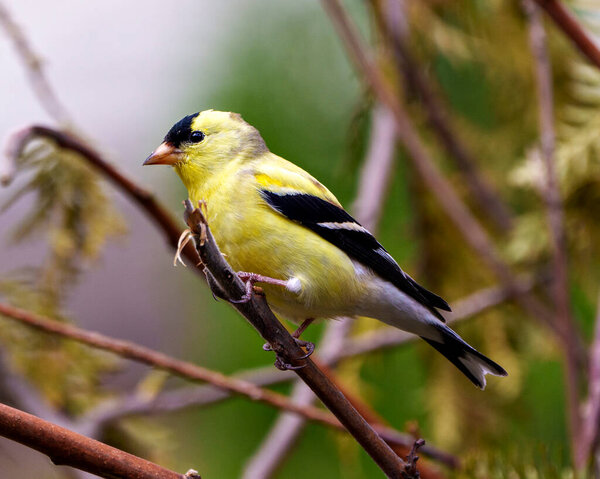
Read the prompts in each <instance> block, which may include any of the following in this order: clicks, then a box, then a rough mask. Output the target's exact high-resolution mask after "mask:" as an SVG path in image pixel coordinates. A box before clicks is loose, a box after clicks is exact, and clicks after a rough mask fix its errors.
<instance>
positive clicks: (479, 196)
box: [371, 2, 512, 232]
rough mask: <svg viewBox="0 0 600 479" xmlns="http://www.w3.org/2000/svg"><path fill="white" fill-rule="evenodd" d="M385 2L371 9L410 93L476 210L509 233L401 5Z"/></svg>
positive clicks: (505, 214)
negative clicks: (417, 49) (413, 42)
mask: <svg viewBox="0 0 600 479" xmlns="http://www.w3.org/2000/svg"><path fill="white" fill-rule="evenodd" d="M386 3H387V9H386V10H385V13H384V12H383V11H382V9H381V8H378V6H381V4H378V3H377V2H372V3H371V7H372V9H373V11H374V13H375V16H376V19H377V20H378V24H379V25H380V26H381V30H382V31H383V32H384V35H385V36H386V37H387V39H388V42H389V43H390V45H391V50H392V53H393V55H394V59H395V61H396V66H397V68H398V71H399V72H400V73H401V74H402V75H403V76H404V78H405V81H406V84H407V85H408V87H409V89H410V91H411V92H414V93H416V95H417V96H418V98H419V99H420V100H421V103H422V105H423V108H424V110H425V113H426V117H427V122H428V123H429V125H430V126H431V129H432V130H433V132H434V133H435V134H436V135H437V137H438V140H439V142H440V143H441V144H442V146H443V147H444V148H445V149H446V151H447V152H448V154H449V158H450V159H451V160H454V162H455V164H456V166H457V171H458V172H459V173H460V174H461V175H463V176H464V177H465V184H466V186H467V188H468V189H469V190H470V192H471V195H472V197H473V198H474V199H475V202H476V205H477V207H478V208H480V209H481V210H482V211H483V212H484V213H485V214H486V216H487V217H488V218H490V219H491V220H492V222H493V223H494V224H495V226H496V227H497V228H498V230H500V231H504V232H506V231H507V230H509V229H510V228H511V227H512V214H511V212H510V211H509V209H508V208H507V207H506V205H505V204H504V202H503V201H502V199H501V198H500V196H499V195H498V193H497V192H496V191H494V189H493V188H492V187H491V186H490V185H489V183H488V182H487V181H486V180H485V178H484V177H483V176H482V174H481V173H480V171H479V168H478V166H477V161H476V159H475V157H474V156H473V155H472V154H471V152H470V151H469V150H468V149H467V147H466V146H465V145H464V144H463V143H462V142H461V141H460V139H459V137H458V135H457V133H456V131H454V130H453V129H452V126H451V124H450V122H449V121H448V118H449V116H450V115H449V113H448V111H447V109H446V107H445V105H444V104H443V103H442V101H441V99H440V98H439V97H438V96H437V95H436V92H435V90H434V88H433V85H432V84H431V82H430V81H429V80H428V78H427V76H426V75H425V74H424V73H423V68H422V66H421V65H419V63H418V61H417V60H416V58H415V57H413V55H412V54H411V52H410V51H409V49H408V45H407V34H406V33H405V30H406V28H405V27H404V18H403V11H402V4H401V2H386Z"/></svg>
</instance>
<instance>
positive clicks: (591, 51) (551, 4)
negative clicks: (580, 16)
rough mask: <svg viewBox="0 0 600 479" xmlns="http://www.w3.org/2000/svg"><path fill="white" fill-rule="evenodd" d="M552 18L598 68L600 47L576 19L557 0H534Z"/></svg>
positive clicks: (599, 64)
mask: <svg viewBox="0 0 600 479" xmlns="http://www.w3.org/2000/svg"><path fill="white" fill-rule="evenodd" d="M535 2H536V3H537V4H538V5H539V6H540V7H541V8H543V9H544V10H546V13H547V14H548V15H549V16H550V18H552V20H554V23H556V25H557V26H558V27H559V28H560V29H561V30H562V31H563V33H564V34H565V35H566V36H567V37H568V38H569V40H571V42H573V44H574V45H575V47H577V49H578V50H579V51H580V52H581V53H582V54H583V55H584V56H586V57H587V59H588V60H589V61H591V62H592V63H593V64H594V65H596V67H598V68H600V49H599V48H598V45H596V43H595V42H594V40H593V39H592V38H591V37H590V35H589V34H588V33H587V32H586V31H585V29H584V28H583V27H582V26H581V25H580V24H579V22H578V21H577V19H576V18H575V17H574V16H573V14H572V13H571V12H569V10H568V9H567V7H565V6H564V5H563V4H562V2H560V1H559V0H535Z"/></svg>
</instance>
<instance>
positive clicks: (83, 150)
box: [6, 125, 202, 271]
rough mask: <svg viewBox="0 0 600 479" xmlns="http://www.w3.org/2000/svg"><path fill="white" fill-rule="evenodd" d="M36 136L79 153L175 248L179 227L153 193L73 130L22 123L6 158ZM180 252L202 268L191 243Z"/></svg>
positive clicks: (12, 157)
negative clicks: (142, 213) (135, 205)
mask: <svg viewBox="0 0 600 479" xmlns="http://www.w3.org/2000/svg"><path fill="white" fill-rule="evenodd" d="M37 138H46V139H49V140H51V141H53V142H54V143H56V145H57V146H58V147H60V148H64V149H67V150H70V151H73V152H75V153H77V154H79V155H81V157H82V158H83V159H84V160H85V161H86V162H87V163H88V164H89V165H91V166H92V167H93V168H94V169H96V170H97V171H98V172H100V173H101V174H102V175H103V176H104V177H106V178H108V179H109V180H110V181H111V182H112V183H113V184H114V185H115V186H116V187H117V188H118V189H120V190H121V191H122V192H123V193H125V194H126V195H127V196H128V197H129V198H130V199H131V200H133V202H134V203H136V204H137V205H138V207H140V208H141V209H142V210H143V211H144V212H145V213H146V215H147V216H148V217H149V218H150V219H151V220H152V221H153V222H154V224H155V225H156V226H157V227H158V228H159V229H160V230H161V231H162V232H163V233H164V235H165V237H166V239H167V242H168V243H169V245H171V247H173V248H174V249H176V248H177V242H178V240H179V236H180V235H181V229H180V228H179V227H178V226H177V223H176V222H175V221H174V220H173V217H172V216H171V214H169V212H168V211H167V210H166V209H165V208H164V207H163V206H162V205H161V204H160V203H159V202H158V201H156V199H155V198H154V196H153V195H152V193H150V192H149V191H147V190H145V189H144V188H142V187H140V186H139V185H137V184H136V183H134V182H133V181H132V180H131V179H129V178H127V177H126V176H125V175H124V174H122V173H121V172H120V171H119V170H118V169H117V168H116V167H115V166H114V165H111V164H110V163H108V162H107V161H106V160H104V158H102V156H101V155H100V153H98V152H97V151H96V150H94V149H93V148H92V147H90V146H89V145H88V144H86V142H84V141H83V140H81V139H79V138H77V137H75V136H74V135H73V134H71V133H67V132H64V131H61V130H58V129H55V128H50V127H47V126H41V125H32V126H28V127H25V128H23V129H21V130H19V131H17V132H16V133H14V134H13V135H12V136H11V137H9V138H8V141H7V145H6V155H7V157H8V158H9V160H10V161H12V162H15V161H16V160H17V159H18V158H19V157H20V156H21V154H22V153H23V151H24V149H25V148H26V146H27V144H28V143H29V142H30V141H31V140H34V139H37ZM182 254H183V256H185V257H186V258H187V260H188V262H189V263H190V264H191V265H193V266H196V269H198V270H199V271H201V270H202V269H201V267H200V258H199V257H198V254H197V253H196V250H195V249H194V247H193V246H192V245H187V246H186V247H185V248H184V249H183V253H182Z"/></svg>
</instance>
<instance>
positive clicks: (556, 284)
mask: <svg viewBox="0 0 600 479" xmlns="http://www.w3.org/2000/svg"><path fill="white" fill-rule="evenodd" d="M523 8H524V10H525V12H526V14H527V18H528V24H529V42H530V47H531V52H532V55H533V58H534V61H535V76H536V83H537V94H538V104H539V125H540V126H539V128H540V143H541V156H542V162H543V165H544V169H545V177H546V178H545V179H546V181H545V184H544V187H543V188H542V191H541V194H542V197H543V199H544V202H545V205H546V214H547V217H548V229H549V231H550V237H551V238H552V247H553V255H552V268H553V288H552V289H553V297H554V302H555V308H556V313H555V315H554V318H555V322H556V328H557V329H558V330H559V331H560V332H561V335H562V337H563V343H564V344H563V345H564V348H563V351H564V355H565V367H564V379H565V389H566V396H567V417H568V423H569V429H570V433H571V453H572V454H573V455H574V457H575V455H576V451H578V449H579V447H578V444H577V442H578V439H579V427H580V424H579V421H580V419H579V394H578V391H579V386H580V368H579V366H578V360H577V354H578V353H577V350H576V348H577V337H579V331H578V329H577V327H576V325H575V322H574V321H573V317H572V315H571V310H570V301H569V277H568V264H567V254H568V253H567V240H566V231H565V223H564V213H563V204H562V198H561V194H560V190H559V186H558V179H557V176H556V167H555V150H556V135H555V132H554V112H553V109H554V99H553V92H552V67H551V64H550V57H549V54H548V49H547V45H546V32H545V30H544V25H543V24H542V18H541V14H540V10H539V8H538V6H537V5H536V4H535V3H534V2H533V0H523ZM576 465H577V466H578V467H579V468H581V466H582V464H576Z"/></svg>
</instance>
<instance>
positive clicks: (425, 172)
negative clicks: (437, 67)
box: [322, 0, 587, 365]
mask: <svg viewBox="0 0 600 479" xmlns="http://www.w3.org/2000/svg"><path fill="white" fill-rule="evenodd" d="M322 2H323V5H324V7H325V9H326V11H327V12H328V14H329V16H330V17H331V19H332V21H333V23H334V26H335V27H336V29H337V30H338V34H339V36H340V37H341V38H342V40H343V43H344V45H345V46H346V48H347V50H348V53H349V55H350V57H351V58H352V60H353V61H354V62H355V63H356V66H357V69H358V71H359V73H360V74H361V75H362V76H363V78H364V80H365V82H366V83H367V84H368V86H369V87H370V88H371V90H372V91H373V92H374V93H375V95H376V97H377V98H378V99H379V100H380V101H381V102H382V103H383V104H385V105H386V106H387V107H388V108H389V109H390V111H391V112H392V114H393V116H394V120H395V124H396V132H397V134H398V137H399V139H400V140H401V141H402V143H403V144H404V146H405V148H406V150H407V151H408V153H409V156H410V158H411V160H412V161H413V163H414V166H415V168H416V170H417V171H418V173H419V175H420V176H421V177H422V178H423V181H424V183H425V184H426V185H427V187H428V189H429V190H430V191H431V192H432V193H433V194H434V195H435V197H436V198H437V199H438V203H439V205H440V206H441V207H442V209H443V210H444V211H445V212H446V214H447V215H448V217H449V218H450V219H451V220H452V221H453V222H454V224H455V225H456V227H457V228H458V231H459V232H460V233H461V234H462V236H463V238H464V239H465V240H466V241H467V242H468V243H469V244H470V246H471V247H472V248H473V250H474V251H475V252H476V253H477V254H478V255H479V256H480V257H481V258H482V259H483V260H484V261H485V263H487V265H488V267H489V268H490V269H491V271H492V272H493V273H494V274H495V275H496V276H497V277H498V278H499V280H500V281H501V282H502V284H503V285H504V286H505V287H506V288H508V289H511V290H513V289H514V288H515V284H516V280H515V275H514V274H513V272H512V271H511V270H510V268H509V267H508V265H507V264H506V263H505V262H504V261H503V260H502V259H501V257H500V255H499V254H498V252H497V250H496V247H495V246H494V244H493V242H492V239H491V238H490V236H489V235H488V234H487V232H486V231H485V230H484V228H483V227H482V226H481V224H480V223H479V222H478V221H477V219H476V218H475V217H474V216H473V214H472V213H471V212H470V211H469V210H468V208H467V207H466V206H465V204H464V203H463V201H462V200H461V199H460V197H459V196H458V194H457V193H456V191H455V190H454V188H453V187H452V185H451V184H450V183H449V182H448V180H446V178H444V176H443V175H442V174H441V172H440V171H439V169H438V168H437V167H436V165H435V163H434V162H433V160H432V158H431V157H430V155H429V153H428V151H427V149H426V148H425V145H424V144H423V142H422V141H421V139H420V137H419V135H418V133H417V130H416V128H415V127H414V125H413V124H412V122H411V121H410V119H409V117H408V116H407V114H406V112H405V111H404V109H403V108H402V105H401V104H400V102H399V100H398V98H397V97H396V96H395V95H394V93H393V91H392V89H391V87H390V86H389V84H388V83H387V82H386V80H385V78H384V76H383V74H382V73H381V71H380V70H379V69H378V68H377V67H376V66H375V65H374V64H373V62H372V61H371V60H370V58H369V56H368V55H367V51H366V49H365V47H364V46H363V44H362V40H361V39H360V36H359V34H358V32H357V30H356V27H355V25H354V24H353V23H352V22H351V21H350V19H349V17H348V15H347V13H346V11H345V10H344V9H343V7H342V6H341V4H340V3H339V0H322ZM515 294H516V291H515ZM516 297H517V301H518V302H519V304H520V305H521V307H522V308H523V309H524V310H525V311H527V312H528V313H529V314H530V315H531V316H532V317H534V318H536V319H538V320H539V321H541V322H542V323H543V324H545V325H546V326H548V327H549V328H550V329H551V330H552V331H554V332H555V333H556V334H557V336H558V338H560V340H561V341H562V342H563V344H564V343H565V342H566V341H569V339H568V338H566V337H564V335H563V331H562V330H560V329H558V328H557V327H556V325H555V324H554V322H553V321H551V319H550V318H552V316H553V315H552V312H551V311H549V309H548V308H547V307H546V306H545V305H544V304H542V303H541V302H540V301H539V300H538V299H537V298H536V297H535V296H533V295H517V296H516ZM577 343H578V344H577V346H578V347H577V352H578V363H579V364H580V365H584V364H585V363H586V361H587V358H586V356H585V349H584V347H583V341H582V340H581V339H580V338H578V341H577Z"/></svg>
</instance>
